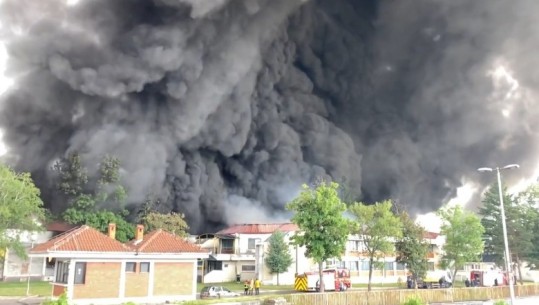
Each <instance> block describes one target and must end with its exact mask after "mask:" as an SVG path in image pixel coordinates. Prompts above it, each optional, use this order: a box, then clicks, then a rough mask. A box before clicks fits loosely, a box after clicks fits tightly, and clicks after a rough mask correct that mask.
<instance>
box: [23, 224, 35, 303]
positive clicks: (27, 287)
mask: <svg viewBox="0 0 539 305" xmlns="http://www.w3.org/2000/svg"><path fill="white" fill-rule="evenodd" d="M36 239H37V236H36V235H35V234H32V235H31V236H30V242H31V244H30V249H32V248H33V247H34V242H35V241H36ZM31 274H32V257H29V258H28V277H27V278H26V296H29V295H30V276H31Z"/></svg>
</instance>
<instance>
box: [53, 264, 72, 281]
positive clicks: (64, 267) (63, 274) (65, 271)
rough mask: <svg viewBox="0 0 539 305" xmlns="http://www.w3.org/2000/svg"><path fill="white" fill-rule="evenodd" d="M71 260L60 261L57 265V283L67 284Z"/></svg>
mask: <svg viewBox="0 0 539 305" xmlns="http://www.w3.org/2000/svg"><path fill="white" fill-rule="evenodd" d="M68 275H69V262H63V261H58V262H57V265H56V283H62V284H67V278H68Z"/></svg>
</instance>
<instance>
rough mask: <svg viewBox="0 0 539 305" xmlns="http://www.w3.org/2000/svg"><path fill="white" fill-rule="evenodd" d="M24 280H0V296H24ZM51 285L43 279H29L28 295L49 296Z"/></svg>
mask: <svg viewBox="0 0 539 305" xmlns="http://www.w3.org/2000/svg"><path fill="white" fill-rule="evenodd" d="M26 285H27V283H26V281H22V282H1V283H0V296H10V297H16V296H26ZM51 291H52V286H51V285H50V284H49V282H43V281H31V282H30V295H39V296H50V295H51Z"/></svg>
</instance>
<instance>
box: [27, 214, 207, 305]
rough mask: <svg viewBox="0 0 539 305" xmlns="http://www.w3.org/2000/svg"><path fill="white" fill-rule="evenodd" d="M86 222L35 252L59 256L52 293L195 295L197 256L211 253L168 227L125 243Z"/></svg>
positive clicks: (112, 300) (85, 299)
mask: <svg viewBox="0 0 539 305" xmlns="http://www.w3.org/2000/svg"><path fill="white" fill-rule="evenodd" d="M115 232H116V227H115V225H114V224H111V225H109V235H108V236H107V235H105V234H102V233H100V232H99V231H97V230H95V229H93V228H91V227H88V226H81V227H79V228H75V229H73V230H71V231H68V232H66V233H65V234H62V235H59V236H57V237H55V238H53V239H51V240H49V241H47V242H45V243H42V244H39V245H37V246H35V247H34V248H33V249H32V250H31V251H30V257H32V258H43V259H47V260H49V261H52V262H54V276H53V280H52V282H51V285H52V296H53V297H58V296H60V295H62V294H65V295H66V296H67V298H68V300H69V301H70V304H71V303H73V304H122V303H125V302H135V303H139V302H145V303H160V302H163V303H164V302H176V301H184V300H194V299H196V293H197V291H196V273H197V260H199V259H205V258H207V257H208V253H207V252H206V251H204V250H202V249H201V248H200V247H198V246H196V245H194V244H191V243H188V242H187V241H185V240H184V239H182V238H179V237H177V236H174V235H173V234H170V233H168V232H165V231H162V230H157V231H153V232H150V233H149V234H146V235H144V228H143V227H142V226H141V225H139V226H137V232H136V238H135V240H133V241H131V242H129V243H126V244H123V243H121V242H119V241H117V240H116V239H115V238H114V237H115Z"/></svg>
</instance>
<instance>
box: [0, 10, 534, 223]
mask: <svg viewBox="0 0 539 305" xmlns="http://www.w3.org/2000/svg"><path fill="white" fill-rule="evenodd" d="M65 3H66V1H60V0H42V1H32V0H4V1H3V3H2V4H1V8H0V13H1V20H2V21H3V27H2V28H1V29H0V30H1V35H2V36H1V38H2V40H3V41H4V43H5V44H6V48H7V51H8V54H9V61H8V71H7V73H8V76H9V77H12V78H13V79H14V82H15V83H14V85H13V86H12V87H11V88H10V90H8V91H7V92H6V93H5V94H3V96H2V101H1V102H0V128H1V129H3V130H4V136H3V137H4V141H5V143H6V146H7V147H8V148H9V152H10V154H11V156H12V157H13V159H12V162H13V163H14V165H15V166H16V167H17V168H19V169H21V170H28V171H31V172H32V173H34V176H35V177H36V179H37V182H38V184H39V185H40V187H41V188H42V190H43V192H44V194H45V195H47V194H50V192H48V190H50V189H51V185H50V182H49V181H50V180H51V179H50V174H51V173H50V165H51V164H52V163H53V162H54V160H57V159H58V158H60V157H62V156H65V155H66V154H67V153H69V152H71V151H78V152H80V153H81V154H82V156H83V159H84V160H86V162H87V163H88V164H87V165H88V167H89V169H90V171H95V170H96V169H97V164H98V162H99V160H100V159H101V157H102V156H103V155H105V154H112V155H116V156H118V157H119V158H120V159H121V161H122V171H123V172H122V173H123V175H122V176H123V180H124V183H125V184H126V185H127V186H128V190H129V195H130V198H129V202H130V203H131V204H132V205H137V204H140V203H142V202H143V201H144V199H145V198H146V196H148V194H154V195H156V196H158V197H160V198H161V199H162V201H163V202H164V206H162V207H160V208H161V209H165V210H174V211H179V212H183V213H185V214H186V217H187V219H188V222H189V224H190V226H191V227H192V230H193V232H202V231H205V230H211V229H213V228H216V227H220V226H222V225H224V224H230V223H236V222H248V221H249V220H260V221H264V220H269V219H286V214H283V210H284V209H283V207H284V204H285V203H286V202H287V201H289V200H290V199H291V198H293V197H294V196H295V195H296V194H297V192H298V190H299V186H300V185H301V183H305V182H307V183H308V182H311V181H313V180H315V179H317V178H320V177H322V178H328V179H333V180H336V181H338V182H341V183H343V184H344V185H346V186H347V188H346V190H347V192H348V193H349V195H350V196H351V197H353V198H355V199H362V200H365V201H374V200H381V199H385V198H393V199H396V200H398V201H399V202H401V203H402V204H404V205H406V206H407V207H408V208H409V209H410V210H411V211H412V212H429V211H432V210H435V209H437V208H438V207H439V206H440V205H441V204H443V203H444V202H446V201H447V200H448V199H449V198H450V197H452V196H453V195H454V194H455V190H456V188H457V187H459V186H461V185H462V183H463V181H465V180H469V181H475V182H477V183H482V184H487V183H489V182H490V181H492V179H493V177H489V176H482V175H479V174H477V173H476V172H475V169H476V168H478V167H481V166H496V165H503V164H504V163H520V164H521V165H522V170H521V172H520V175H523V176H525V175H529V174H531V173H532V172H533V171H534V170H535V168H534V166H535V165H536V164H537V161H538V160H537V152H538V147H537V144H536V143H537V139H538V135H537V131H536V130H535V128H534V126H533V125H532V124H533V123H535V122H536V121H537V119H539V110H538V109H539V108H537V107H533V106H534V102H535V97H536V96H537V92H536V89H535V88H539V86H537V85H538V83H539V72H537V69H535V68H534V67H537V66H539V65H538V64H539V63H538V61H539V58H537V57H536V56H534V51H535V50H537V49H538V48H539V36H538V35H537V30H536V27H535V26H534V24H535V19H536V16H535V14H534V12H537V11H539V3H538V2H536V1H534V0H529V1H526V0H523V1H518V2H515V3H511V2H507V1H502V0H477V1H426V0H425V1H414V2H413V3H412V2H404V1H391V0H387V1H353V0H349V1H345V0H343V1H331V0H311V1H300V0H242V1H239V0H238V1H227V0H197V1H193V0H153V1H129V0H117V1H106V0H94V1H84V0H80V1H79V2H78V3H77V4H76V5H71V6H68V5H66V4H65ZM507 178H508V179H512V177H511V176H508V177H507ZM513 178H514V177H513ZM47 204H48V205H49V206H51V207H52V208H53V209H56V210H59V209H61V207H62V203H60V202H55V201H54V198H53V197H52V196H51V197H50V198H48V200H47Z"/></svg>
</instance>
